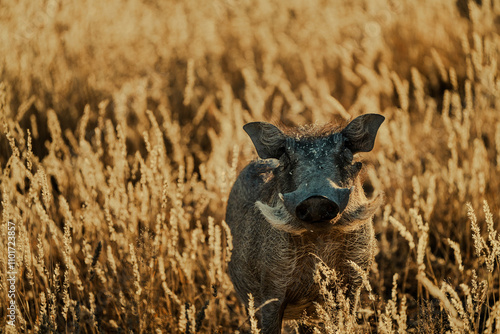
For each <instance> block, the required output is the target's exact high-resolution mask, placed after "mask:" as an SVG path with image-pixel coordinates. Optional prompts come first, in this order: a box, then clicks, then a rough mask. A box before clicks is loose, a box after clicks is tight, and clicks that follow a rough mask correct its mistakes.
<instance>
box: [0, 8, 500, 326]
mask: <svg viewBox="0 0 500 334" xmlns="http://www.w3.org/2000/svg"><path fill="white" fill-rule="evenodd" d="M459 9H460V10H459ZM498 22H500V1H497V0H489V1H482V5H481V6H479V5H476V2H474V1H470V2H469V3H467V2H466V1H454V0H440V1H431V0H425V1H419V2H415V1H409V0H405V1H390V0H376V1H369V0H356V1H329V2H327V1H319V0H318V1H305V0H296V1H267V0H266V1H264V0H258V1H247V0H241V1H236V0H215V1H208V2H207V1H201V2H200V1H194V0H186V1H176V0H171V1H164V2H160V1H154V0H152V1H149V0H143V1H141V0H129V1H118V0H111V1H95V0H86V1H79V2H63V1H58V0H46V1H41V0H40V1H38V0H37V1H28V0H25V1H24V0H23V1H17V0H16V1H14V0H7V1H3V2H2V6H1V8H0V75H1V77H0V82H2V83H1V84H0V119H1V129H0V130H1V133H0V168H1V170H0V172H1V175H0V187H1V195H0V199H1V213H2V222H1V225H0V268H1V269H0V305H7V303H8V297H7V285H6V284H7V283H6V271H5V268H7V261H8V259H7V236H8V234H7V225H8V221H15V222H16V228H17V230H16V232H17V234H16V238H17V239H16V241H17V242H16V250H17V257H16V261H17V262H16V266H17V271H18V280H17V283H16V289H17V291H16V298H17V299H16V300H17V306H18V308H17V318H16V326H17V329H18V331H19V332H23V333H24V332H36V333H38V332H41V333H46V332H67V333H73V332H82V333H87V332H89V333H97V332H123V331H127V332H134V333H149V332H157V333H177V332H179V333H195V332H203V333H216V332H218V333H222V332H225V333H232V332H235V331H236V330H239V331H243V330H252V331H253V332H254V333H256V332H258V329H257V328H255V326H256V325H255V323H254V322H253V320H252V316H251V317H250V320H249V318H248V316H247V314H246V312H245V310H244V309H243V307H242V304H241V303H240V302H239V301H238V300H237V298H236V295H235V293H234V291H233V288H232V284H231V282H230V280H229V278H228V276H227V274H226V266H227V262H228V261H229V259H230V255H231V248H232V242H231V237H230V233H229V230H228V228H227V225H226V224H225V223H224V220H223V219H224V214H225V205H226V200H227V197H228V193H229V190H230V187H231V185H232V182H233V181H234V179H235V177H236V175H237V171H238V170H240V169H241V167H242V166H243V165H245V164H246V163H247V162H248V161H249V160H250V159H252V158H253V157H255V154H254V152H253V148H252V145H251V143H250V140H249V139H248V138H247V137H246V135H245V134H244V132H243V131H242V128H241V127H242V125H243V124H244V123H245V122H248V121H251V120H274V121H277V122H282V123H285V124H287V125H296V124H304V123H310V122H321V123H322V122H329V121H332V120H339V119H346V118H349V117H354V116H357V115H358V114H361V113H368V112H378V113H381V114H383V115H385V116H386V117H387V121H386V122H385V123H384V125H383V126H382V127H381V129H380V131H379V136H378V139H377V146H376V148H375V150H374V151H373V153H370V154H366V155H365V156H364V157H365V158H366V160H368V161H371V162H372V166H371V167H370V168H369V169H368V171H367V173H366V175H367V177H366V189H367V191H368V192H371V191H372V190H375V191H384V192H385V195H386V205H385V207H384V208H382V209H381V210H379V212H378V213H377V214H376V217H375V228H376V233H377V239H378V246H379V250H378V254H377V256H376V261H375V263H374V266H373V267H372V269H371V272H370V273H369V274H368V277H369V279H370V284H368V282H364V286H365V287H366V288H368V289H371V291H370V292H369V293H368V292H367V291H366V289H365V290H364V292H363V293H362V294H361V299H360V305H361V306H360V308H359V309H358V312H357V313H356V314H351V313H350V312H349V310H348V309H346V308H345V305H346V304H345V298H344V297H343V296H325V298H326V299H327V300H329V301H330V303H328V304H327V305H326V306H324V307H322V308H318V313H319V314H320V315H321V317H322V319H323V321H324V326H318V327H317V328H316V332H318V333H321V332H331V333H333V332H336V331H337V330H344V331H345V332H349V331H352V330H358V331H360V332H361V331H362V332H370V333H376V332H379V333H396V332H398V333H416V332H418V333H444V332H456V333H463V332H474V333H479V332H485V333H493V332H498V331H499V330H500V301H499V300H500V293H499V289H500V270H499V268H498V265H499V261H498V260H499V256H500V236H499V235H498V233H497V231H498V222H499V220H500V219H499V216H500V202H499V198H498V196H499V195H498V194H499V193H500V178H498V177H497V175H498V173H499V172H500V113H499V111H498V109H499V107H500V92H499V90H500V79H499V75H498V67H499V65H498V61H499V51H500V34H499V33H498V31H499V25H498ZM319 269H321V270H322V271H323V273H325V272H328V268H319ZM319 269H318V270H319ZM317 275H319V276H318V277H319V278H318V280H317V281H318V284H323V283H322V278H321V277H323V278H324V279H326V278H325V277H324V275H323V276H322V274H321V273H318V274H317ZM365 281H366V279H365ZM325 284H326V283H325ZM325 293H327V292H326V291H325ZM370 296H371V297H372V299H374V300H371V299H370V298H369V297H370ZM343 298H344V299H343ZM259 306H260V305H255V306H254V307H255V309H254V311H255V310H256V309H258V307H259ZM335 311H337V313H336V312H335ZM5 312H6V307H4V306H2V307H1V309H0V325H4V324H6V321H7V319H6V317H5ZM294 327H296V324H293V323H292V324H290V325H289V326H288V329H289V331H290V332H292V331H293V328H294ZM9 328H10V327H7V329H9Z"/></svg>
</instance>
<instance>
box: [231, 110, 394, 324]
mask: <svg viewBox="0 0 500 334" xmlns="http://www.w3.org/2000/svg"><path fill="white" fill-rule="evenodd" d="M384 119H385V118H384V117H383V116H381V115H377V114H365V115H361V116H359V117H357V118H356V119H354V120H353V121H351V122H350V123H349V124H348V125H347V126H346V127H345V128H343V129H339V128H335V127H332V126H325V127H321V128H320V127H317V126H309V127H299V128H296V129H292V130H286V131H282V130H280V129H279V128H277V127H276V126H274V125H272V124H269V123H264V122H254V123H248V124H246V125H245V126H244V130H245V131H246V132H247V133H248V135H249V136H250V138H251V139H252V142H253V144H254V146H255V148H256V150H257V153H258V155H259V157H260V158H261V159H260V160H255V161H252V162H250V163H249V164H248V165H247V166H246V167H245V168H244V169H243V171H242V172H241V173H240V175H239V176H238V178H237V180H236V182H235V183H234V186H233V188H232V190H231V194H230V196H229V201H228V206H227V213H226V220H227V223H228V225H229V226H230V228H231V232H232V235H233V245H234V249H233V253H232V257H231V262H230V263H229V274H230V276H231V280H232V281H233V284H234V287H235V289H236V292H237V293H238V295H239V297H240V298H241V299H242V300H243V301H244V302H245V303H246V304H247V307H248V294H249V293H251V294H252V295H253V297H254V299H255V303H256V306H258V305H261V304H263V303H264V302H266V301H267V300H271V299H276V300H277V301H274V302H270V303H268V304H266V305H265V306H264V307H263V308H262V309H261V310H260V312H259V313H260V314H259V317H258V320H259V325H260V326H261V328H262V330H263V333H280V332H281V327H282V322H283V320H291V319H299V318H300V317H301V316H302V315H303V314H304V311H306V312H307V314H308V315H309V316H314V314H315V304H314V303H315V302H320V303H321V301H322V297H321V294H320V291H319V286H318V284H315V283H314V279H313V275H314V271H315V267H316V263H317V261H319V259H321V261H323V262H324V263H325V264H326V265H328V266H329V267H330V268H333V269H334V270H335V271H336V273H338V275H339V276H340V277H341V285H342V287H343V288H344V289H345V290H346V291H347V297H348V298H349V301H350V303H351V306H352V309H353V308H354V306H355V303H356V299H357V298H358V296H359V291H360V286H361V283H362V282H361V275H360V273H359V272H358V271H357V270H355V269H354V268H353V266H352V264H351V263H350V261H353V262H354V263H356V264H357V265H359V266H360V267H361V268H362V269H363V270H367V268H369V266H370V264H371V261H372V260H373V253H374V251H373V250H374V247H375V244H374V242H375V239H374V233H373V226H372V216H373V214H374V212H375V211H376V209H377V208H378V207H379V206H380V204H381V202H382V196H381V195H378V196H376V197H375V198H374V199H372V200H368V199H367V198H366V196H365V193H364V191H363V188H362V183H361V180H360V176H359V172H360V170H361V169H362V163H361V162H359V161H358V162H353V155H354V154H356V153H358V152H369V151H371V150H372V149H373V145H374V141H375V136H376V134H377V131H378V129H379V127H380V125H381V124H382V122H383V121H384ZM306 330H307V329H306V327H301V331H303V332H305V331H306Z"/></svg>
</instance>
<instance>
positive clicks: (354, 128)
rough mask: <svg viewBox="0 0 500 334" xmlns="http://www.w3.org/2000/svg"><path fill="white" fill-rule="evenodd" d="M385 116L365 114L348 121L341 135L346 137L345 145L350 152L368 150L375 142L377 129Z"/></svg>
mask: <svg viewBox="0 0 500 334" xmlns="http://www.w3.org/2000/svg"><path fill="white" fill-rule="evenodd" d="M384 120H385V117H384V116H382V115H378V114H365V115H361V116H358V117H356V118H355V119H353V120H352V121H351V123H349V124H348V125H347V126H346V127H345V128H344V130H342V135H343V136H344V138H345V139H346V143H345V146H346V147H347V148H348V149H350V150H351V152H352V153H353V154H354V153H357V152H370V151H371V150H372V149H373V145H374V144H375V137H376V136H377V131H378V128H379V127H380V125H381V124H382V122H384Z"/></svg>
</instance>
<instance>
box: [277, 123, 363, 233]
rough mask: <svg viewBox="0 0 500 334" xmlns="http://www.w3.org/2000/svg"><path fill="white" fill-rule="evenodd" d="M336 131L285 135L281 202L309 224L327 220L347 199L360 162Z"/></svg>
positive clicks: (338, 210)
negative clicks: (297, 136)
mask: <svg viewBox="0 0 500 334" xmlns="http://www.w3.org/2000/svg"><path fill="white" fill-rule="evenodd" d="M352 159H353V155H352V152H351V151H350V150H349V149H348V148H346V147H345V145H344V138H343V137H342V135H340V134H339V133H336V134H333V135H330V136H328V137H324V138H316V139H313V138H304V139H298V140H297V139H293V138H288V139H287V140H286V145H285V153H284V154H283V155H282V156H281V157H280V166H281V169H282V170H281V171H278V174H277V176H278V177H279V178H280V180H279V181H280V182H279V183H280V184H281V187H280V188H281V190H282V194H283V202H284V205H285V207H286V209H287V210H288V211H289V212H290V213H291V214H292V215H294V216H295V218H297V219H299V220H300V221H302V222H304V223H308V224H317V223H325V222H330V221H332V220H333V219H335V218H336V217H337V216H338V215H339V214H341V213H342V212H343V211H344V210H345V208H346V207H347V204H348V202H349V197H350V194H351V187H352V186H353V185H354V184H353V181H354V179H355V178H356V176H357V174H358V172H359V170H360V168H361V164H360V163H357V164H354V165H353V164H352Z"/></svg>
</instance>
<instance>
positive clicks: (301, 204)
mask: <svg viewBox="0 0 500 334" xmlns="http://www.w3.org/2000/svg"><path fill="white" fill-rule="evenodd" d="M350 193H351V189H349V188H333V187H332V188H328V189H326V190H325V189H323V191H313V192H311V191H307V192H306V191H304V190H303V189H300V188H299V189H298V190H296V191H294V192H291V193H287V194H284V195H283V199H284V202H285V207H286V208H287V210H288V211H289V212H290V213H291V214H295V216H296V217H297V218H298V219H300V220H301V221H303V222H305V223H324V222H329V221H331V220H332V219H334V218H335V217H337V215H338V214H339V213H342V212H343V211H344V210H345V208H346V207H347V204H348V203H349V195H350Z"/></svg>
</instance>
